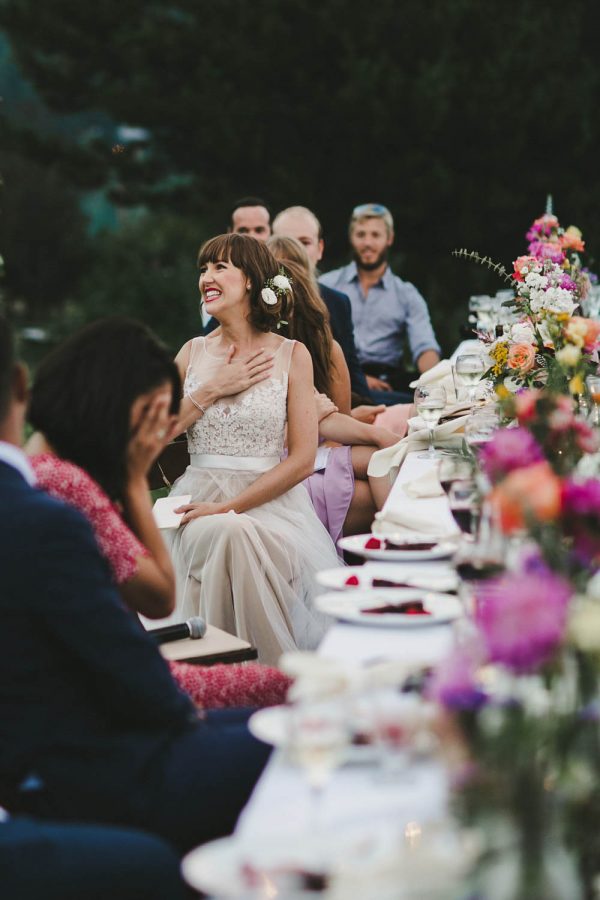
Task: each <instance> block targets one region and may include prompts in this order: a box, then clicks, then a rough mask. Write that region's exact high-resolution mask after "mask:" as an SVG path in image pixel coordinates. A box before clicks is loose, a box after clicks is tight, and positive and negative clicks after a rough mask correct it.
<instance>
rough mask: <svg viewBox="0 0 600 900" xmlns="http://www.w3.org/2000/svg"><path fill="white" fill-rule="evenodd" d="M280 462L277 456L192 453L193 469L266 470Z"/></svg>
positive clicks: (191, 463)
mask: <svg viewBox="0 0 600 900" xmlns="http://www.w3.org/2000/svg"><path fill="white" fill-rule="evenodd" d="M280 462H281V460H280V458H279V457H278V456H221V454H220V453H192V454H190V465H191V466H192V467H193V468H194V469H237V471H238V472H268V471H269V469H272V468H273V467H274V466H277V465H279V463H280Z"/></svg>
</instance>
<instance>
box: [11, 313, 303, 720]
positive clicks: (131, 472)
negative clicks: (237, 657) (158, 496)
mask: <svg viewBox="0 0 600 900" xmlns="http://www.w3.org/2000/svg"><path fill="white" fill-rule="evenodd" d="M249 377H250V378H252V374H249V371H248V366H247V365H246V364H245V363H242V364H240V365H238V366H237V367H233V366H232V367H231V369H230V370H229V371H228V372H227V379H229V380H228V381H227V382H226V383H227V385H228V386H230V385H231V384H233V385H234V386H236V387H238V389H239V387H241V386H242V385H243V384H244V383H245V382H246V380H247V379H248V378H249ZM180 395H181V381H180V378H179V373H178V371H177V367H176V366H175V364H174V363H173V361H172V359H171V357H170V354H169V353H168V352H167V350H166V349H165V348H164V347H163V346H162V345H161V344H160V343H159V342H158V341H157V340H156V338H155V337H154V336H153V335H152V334H151V333H150V331H149V330H148V329H147V328H146V327H145V326H144V325H142V324H141V323H139V322H135V321H131V320H127V319H121V318H111V319H104V320H100V321H98V322H95V323H93V324H92V325H89V326H87V327H86V328H84V329H82V330H81V331H79V332H77V333H76V334H74V335H73V336H72V337H71V338H69V339H68V340H67V341H66V342H65V343H64V344H62V345H61V346H59V347H58V348H57V349H56V350H55V351H53V352H52V353H51V354H50V355H49V356H47V357H46V358H45V359H44V360H43V361H42V363H41V364H40V366H39V368H38V371H37V373H36V378H35V381H34V384H33V388H32V396H31V405H30V412H29V420H30V422H31V424H32V425H33V427H34V428H35V429H36V431H35V433H34V434H33V436H32V438H31V439H30V441H29V442H28V445H27V448H26V449H27V451H28V453H29V454H30V455H31V454H33V455H32V456H31V463H32V465H33V468H34V470H35V472H36V475H37V479H38V484H39V486H40V487H41V488H43V489H45V490H47V491H48V492H49V493H51V494H52V495H53V496H55V497H57V498H58V499H61V500H63V501H65V502H67V503H69V504H70V505H72V506H74V507H76V508H77V509H79V510H80V512H82V513H83V515H84V516H86V518H87V519H88V520H89V522H90V524H91V525H92V528H93V529H94V534H95V537H96V540H97V542H98V545H99V548H100V550H101V552H102V553H103V555H104V556H105V557H106V559H107V561H108V563H109V566H110V568H111V571H112V574H113V578H114V580H115V582H116V583H117V585H118V586H119V589H120V592H121V595H122V597H123V600H124V602H125V603H126V604H127V605H128V606H129V607H130V608H131V609H132V611H134V612H139V613H143V614H144V615H145V616H147V617H149V618H162V617H163V616H167V615H168V614H169V613H171V612H172V610H173V608H174V604H175V575H174V572H173V566H172V564H171V560H170V558H169V554H168V551H167V549H166V547H165V544H164V542H163V540H162V537H161V535H160V533H159V531H158V529H157V527H156V525H155V523H154V518H153V516H152V509H151V498H150V493H149V490H148V481H147V473H148V471H149V469H150V466H151V465H152V463H153V462H154V460H155V459H156V457H157V456H158V455H159V454H160V452H161V451H162V449H163V448H164V446H165V445H166V443H168V441H169V440H170V438H171V436H172V434H173V432H174V431H175V430H176V422H177V420H178V412H179V401H180ZM171 671H172V674H173V675H174V677H175V678H176V680H177V681H178V683H179V684H180V686H181V687H183V688H184V689H185V690H187V691H188V693H190V695H191V696H192V699H193V700H194V701H195V702H196V703H197V704H198V705H200V706H204V707H215V706H229V705H238V706H239V705H242V706H246V705H261V704H265V703H268V702H281V700H282V699H283V697H284V694H285V690H286V687H287V679H285V678H284V676H283V675H282V674H281V673H280V672H277V671H275V670H272V669H268V668H266V667H264V666H258V665H252V664H249V665H246V666H213V667H212V668H210V669H205V668H203V667H200V666H187V665H184V664H178V663H172V664H171Z"/></svg>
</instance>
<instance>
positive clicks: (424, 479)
mask: <svg viewBox="0 0 600 900" xmlns="http://www.w3.org/2000/svg"><path fill="white" fill-rule="evenodd" d="M404 490H405V491H406V493H407V494H408V496H409V497H441V496H442V495H443V493H444V489H443V488H442V486H441V484H440V480H439V478H438V477H437V472H436V470H435V469H429V471H427V472H424V473H423V474H422V475H421V476H420V477H419V478H415V480H414V481H407V482H406V484H405V485H404Z"/></svg>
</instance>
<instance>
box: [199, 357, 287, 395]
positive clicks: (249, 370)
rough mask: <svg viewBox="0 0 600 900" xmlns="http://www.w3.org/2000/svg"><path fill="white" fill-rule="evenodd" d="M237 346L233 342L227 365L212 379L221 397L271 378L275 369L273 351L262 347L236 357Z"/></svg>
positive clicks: (236, 392)
mask: <svg viewBox="0 0 600 900" xmlns="http://www.w3.org/2000/svg"><path fill="white" fill-rule="evenodd" d="M236 352H237V347H236V346H235V344H232V345H231V347H230V348H229V350H228V352H227V359H226V361H225V365H224V366H222V367H221V369H220V370H219V371H218V372H217V373H216V374H215V376H214V377H213V378H212V379H211V381H212V385H211V386H212V387H213V388H215V390H216V391H218V395H219V397H230V396H232V395H233V394H239V393H240V391H245V390H246V389H247V388H249V387H251V386H252V385H253V384H258V382H259V381H264V380H265V379H266V378H269V377H270V375H271V372H272V370H273V355H274V354H273V353H271V352H270V351H267V350H265V349H264V347H261V349H260V350H256V351H255V352H254V353H250V354H248V355H247V356H244V357H238V358H237V359H234V357H235V354H236Z"/></svg>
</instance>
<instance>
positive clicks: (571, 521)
mask: <svg viewBox="0 0 600 900" xmlns="http://www.w3.org/2000/svg"><path fill="white" fill-rule="evenodd" d="M562 518H563V526H564V530H565V533H566V534H568V535H570V537H572V538H573V553H574V555H575V558H576V559H578V560H579V561H580V562H582V563H583V564H585V565H588V564H589V563H590V562H592V560H594V559H596V558H597V557H598V556H600V480H599V479H597V478H588V479H587V480H586V481H573V480H572V479H569V478H568V479H565V481H564V483H563V488H562Z"/></svg>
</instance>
